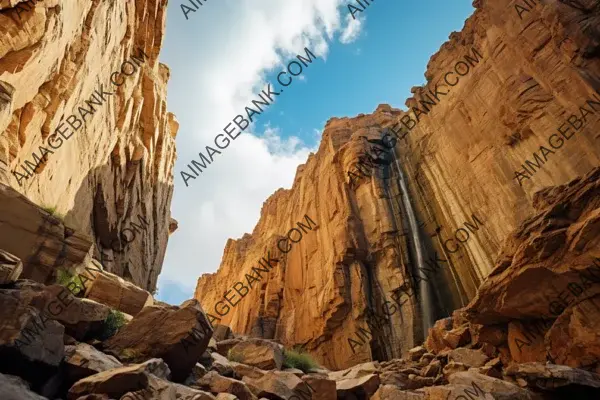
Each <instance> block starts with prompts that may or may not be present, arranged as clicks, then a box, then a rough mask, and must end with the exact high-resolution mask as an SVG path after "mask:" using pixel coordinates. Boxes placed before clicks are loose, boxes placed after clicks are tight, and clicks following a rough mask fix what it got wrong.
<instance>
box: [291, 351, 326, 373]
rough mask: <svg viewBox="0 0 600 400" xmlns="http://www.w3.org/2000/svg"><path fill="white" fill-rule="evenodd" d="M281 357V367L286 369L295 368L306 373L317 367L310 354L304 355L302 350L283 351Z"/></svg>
mask: <svg viewBox="0 0 600 400" xmlns="http://www.w3.org/2000/svg"><path fill="white" fill-rule="evenodd" d="M283 356H284V360H283V366H284V367H286V368H296V369H299V370H301V371H303V372H308V371H309V370H311V369H313V368H317V367H318V366H319V364H317V363H316V361H315V360H313V358H312V357H311V356H310V354H308V353H304V352H303V351H302V350H285V351H284V352H283Z"/></svg>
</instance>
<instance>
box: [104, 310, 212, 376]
mask: <svg viewBox="0 0 600 400" xmlns="http://www.w3.org/2000/svg"><path fill="white" fill-rule="evenodd" d="M212 333H213V332H212V327H211V326H210V324H209V322H208V320H207V318H206V315H205V314H204V311H202V308H201V306H200V303H198V301H196V300H188V301H186V302H184V303H183V304H182V305H181V307H177V306H170V307H162V306H149V307H145V308H144V309H143V310H142V311H141V312H140V313H139V314H137V315H136V316H135V317H134V318H133V320H131V322H130V323H129V324H127V325H125V326H124V327H122V328H121V329H120V330H119V332H118V333H117V334H116V335H115V336H113V337H112V338H110V339H109V340H107V341H106V342H104V351H105V352H106V353H108V354H112V355H114V356H115V357H117V358H118V359H120V360H121V361H127V362H140V361H143V360H146V359H148V358H152V357H157V358H162V359H163V360H165V362H166V363H167V364H168V365H169V368H170V369H171V373H172V374H173V380H174V381H176V382H183V381H184V380H185V379H186V378H187V377H188V376H189V375H190V373H191V371H192V368H193V367H194V365H196V362H198V360H199V359H200V357H202V354H203V353H204V351H205V350H206V348H207V346H208V342H209V340H210V338H211V336H212Z"/></svg>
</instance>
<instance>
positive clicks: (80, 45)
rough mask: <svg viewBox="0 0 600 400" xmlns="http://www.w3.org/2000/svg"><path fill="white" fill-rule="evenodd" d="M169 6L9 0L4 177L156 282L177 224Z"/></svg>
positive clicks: (150, 284)
mask: <svg viewBox="0 0 600 400" xmlns="http://www.w3.org/2000/svg"><path fill="white" fill-rule="evenodd" d="M166 3H167V2H166V1H164V0H156V1H155V0H150V1H146V2H130V1H125V0H118V1H113V2H98V1H92V0H76V1H70V0H69V1H66V0H50V1H43V2H39V1H38V2H35V1H29V2H24V1H22V0H15V1H8V2H5V1H3V2H0V132H2V134H1V135H0V183H4V184H7V185H10V186H12V187H13V188H14V189H16V190H18V191H19V192H21V193H22V194H24V195H25V196H27V197H28V198H29V199H30V200H32V201H33V202H35V203H36V204H38V205H41V206H43V207H46V208H47V209H52V212H53V213H54V214H57V215H62V216H63V217H64V218H63V219H64V221H65V223H66V224H67V225H68V226H70V227H71V228H73V229H75V230H77V231H78V232H79V233H80V234H87V235H89V236H90V237H91V238H92V242H93V243H94V245H95V246H93V247H92V254H91V255H92V256H93V257H94V258H97V259H98V260H100V261H101V262H102V264H103V265H104V267H105V268H106V269H107V270H109V271H112V272H114V273H116V274H118V275H120V276H123V277H125V278H127V279H128V280H131V281H133V282H135V283H136V284H138V285H139V286H141V287H143V288H146V289H150V290H152V289H154V288H155V286H156V280H157V278H158V274H159V273H160V269H161V266H162V260H163V257H164V253H165V249H166V244H167V238H168V235H169V226H170V224H171V222H172V220H171V219H170V209H169V208H170V201H171V196H172V188H173V183H172V168H173V164H174V161H175V140H174V139H175V135H176V133H177V129H178V124H177V122H176V120H175V118H174V116H173V115H172V114H170V113H168V112H167V110H166V109H167V107H166V84H167V81H168V78H169V70H168V68H167V67H166V66H165V65H163V64H160V63H159V62H158V54H159V51H160V47H161V44H162V38H163V34H164V25H165V10H166ZM136 59H137V60H136ZM115 72H116V73H117V74H116V75H113V73H115ZM72 115H74V116H76V118H79V119H83V121H82V122H84V123H83V124H82V126H78V122H77V121H76V120H74V119H73V118H72V117H71V116H72ZM61 136H62V138H61ZM63 138H64V140H63ZM59 140H60V143H61V144H58V141H59ZM16 212H17V210H15V209H12V210H11V209H4V208H3V209H2V210H1V213H2V214H4V213H16ZM12 217H13V218H22V217H24V216H23V215H19V214H15V215H13V216H12ZM140 221H143V222H140ZM132 224H137V225H138V226H139V228H137V229H136V228H135V225H132ZM132 226H133V228H132ZM173 226H174V224H173ZM128 229H129V230H128ZM123 232H125V233H123ZM133 235H135V238H132V236H133ZM7 236H9V235H7ZM3 239H5V241H4V242H3V243H2V247H3V248H5V249H11V248H16V247H18V246H19V244H18V243H14V242H11V238H10V237H4V238H3ZM13 240H14V238H13ZM128 241H131V243H126V242H128ZM31 251H32V255H31V256H33V252H35V251H36V249H31ZM28 258H30V257H29V256H27V257H25V258H24V259H23V262H24V264H27V263H28ZM26 270H27V268H26ZM25 277H30V276H27V275H26V276H25Z"/></svg>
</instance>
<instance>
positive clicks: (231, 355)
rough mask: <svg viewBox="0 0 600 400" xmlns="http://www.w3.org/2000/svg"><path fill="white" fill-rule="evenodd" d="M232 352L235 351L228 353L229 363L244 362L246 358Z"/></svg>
mask: <svg viewBox="0 0 600 400" xmlns="http://www.w3.org/2000/svg"><path fill="white" fill-rule="evenodd" d="M231 350H233V349H229V351H228V352H227V359H228V360H229V361H234V362H242V360H243V359H244V357H242V355H241V354H240V353H234V352H233V351H231Z"/></svg>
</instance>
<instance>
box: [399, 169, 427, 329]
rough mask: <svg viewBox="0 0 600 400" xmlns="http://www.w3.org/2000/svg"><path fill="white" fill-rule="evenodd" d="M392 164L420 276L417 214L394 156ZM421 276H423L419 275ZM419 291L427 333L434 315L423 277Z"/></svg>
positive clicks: (422, 262)
mask: <svg viewBox="0 0 600 400" xmlns="http://www.w3.org/2000/svg"><path fill="white" fill-rule="evenodd" d="M394 166H395V167H396V171H397V173H398V181H399V183H400V188H401V189H402V201H403V203H404V208H405V210H406V214H407V215H406V216H407V219H408V224H409V226H410V234H411V238H412V240H411V241H410V242H411V243H412V245H413V251H414V252H413V254H414V260H413V261H414V262H415V264H416V267H417V270H416V274H418V275H419V276H420V273H421V271H423V267H424V266H425V264H424V261H423V243H422V242H421V235H420V234H419V226H418V224H417V216H416V215H415V211H414V209H413V206H412V203H411V200H410V194H409V191H408V185H407V183H406V178H405V177H404V172H403V171H402V168H401V167H400V165H399V164H398V159H397V158H396V157H394ZM421 278H423V277H422V276H421ZM419 293H420V294H421V296H420V297H421V299H420V300H421V301H420V305H421V316H422V323H423V332H424V335H427V332H428V330H429V328H431V327H432V326H433V324H434V322H435V321H434V320H433V319H434V316H433V302H432V293H431V288H430V287H429V282H428V281H427V280H425V279H421V280H420V282H419Z"/></svg>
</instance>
